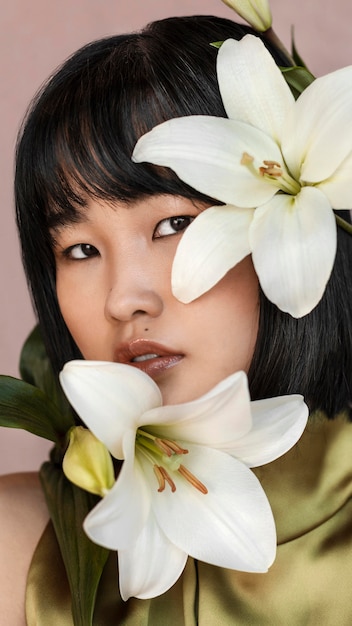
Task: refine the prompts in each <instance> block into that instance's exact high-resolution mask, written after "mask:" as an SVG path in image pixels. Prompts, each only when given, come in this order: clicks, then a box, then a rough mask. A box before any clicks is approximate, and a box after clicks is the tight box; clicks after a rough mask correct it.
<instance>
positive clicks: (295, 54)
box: [291, 26, 309, 71]
mask: <svg viewBox="0 0 352 626" xmlns="http://www.w3.org/2000/svg"><path fill="white" fill-rule="evenodd" d="M291 42H292V43H291V50H292V58H293V60H294V62H295V64H296V65H298V66H299V67H304V68H305V69H306V70H308V68H307V66H306V64H305V62H304V61H303V59H302V57H301V55H300V54H299V52H298V50H297V48H296V44H295V38H294V27H293V26H292V28H291ZM308 71H309V70H308Z"/></svg>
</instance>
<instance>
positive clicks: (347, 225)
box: [335, 213, 352, 235]
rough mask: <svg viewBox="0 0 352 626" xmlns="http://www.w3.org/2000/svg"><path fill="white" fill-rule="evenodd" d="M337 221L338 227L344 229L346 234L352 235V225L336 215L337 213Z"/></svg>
mask: <svg viewBox="0 0 352 626" xmlns="http://www.w3.org/2000/svg"><path fill="white" fill-rule="evenodd" d="M335 219H336V224H337V225H338V226H340V227H341V228H343V229H344V230H345V231H346V233H349V235H352V224H350V223H349V222H346V220H344V219H343V218H342V217H340V216H339V215H336V213H335Z"/></svg>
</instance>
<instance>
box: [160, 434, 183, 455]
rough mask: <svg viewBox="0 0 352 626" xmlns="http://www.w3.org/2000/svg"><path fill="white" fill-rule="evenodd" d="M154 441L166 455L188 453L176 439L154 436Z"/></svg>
mask: <svg viewBox="0 0 352 626" xmlns="http://www.w3.org/2000/svg"><path fill="white" fill-rule="evenodd" d="M155 443H156V445H157V446H159V448H161V450H163V452H165V453H166V454H167V456H172V455H173V454H188V450H186V449H185V448H181V446H179V445H178V443H176V441H171V440H170V439H159V438H156V439H155Z"/></svg>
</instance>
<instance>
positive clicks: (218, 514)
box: [60, 361, 308, 600]
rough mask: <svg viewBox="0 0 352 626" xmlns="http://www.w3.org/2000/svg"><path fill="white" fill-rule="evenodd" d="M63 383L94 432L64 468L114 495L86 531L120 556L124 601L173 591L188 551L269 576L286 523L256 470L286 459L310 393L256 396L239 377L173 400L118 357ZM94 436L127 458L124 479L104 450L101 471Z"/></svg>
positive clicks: (82, 366) (65, 376) (88, 365)
mask: <svg viewBox="0 0 352 626" xmlns="http://www.w3.org/2000/svg"><path fill="white" fill-rule="evenodd" d="M60 381H61V384H62V387H63V389H64V392H65V394H66V395H67V397H68V399H69V401H70V402H71V403H72V405H73V406H74V408H75V409H76V411H77V412H78V414H79V415H80V417H81V418H82V420H83V421H84V422H85V424H86V425H87V426H88V428H89V429H90V430H91V431H92V433H93V434H91V435H90V436H89V437H88V439H87V444H88V446H89V450H88V453H86V452H85V451H84V442H83V443H82V442H81V437H83V433H77V436H75V437H72V436H71V444H70V447H69V449H68V451H67V458H65V460H64V471H65V473H66V475H67V476H68V478H69V479H70V480H72V482H75V483H76V484H78V485H79V486H82V487H83V488H85V489H90V486H92V491H94V493H97V492H98V493H100V494H101V495H103V496H104V497H103V499H102V500H101V501H100V502H99V503H98V504H97V506H96V507H95V508H94V509H93V510H92V511H91V512H90V513H89V515H88V516H87V518H86V519H85V522H84V528H85V531H86V533H87V534H88V536H89V537H90V538H91V539H92V541H94V542H96V543H98V544H100V545H103V546H105V547H107V548H109V549H113V550H117V551H118V560H119V577H120V580H119V582H120V591H121V596H122V598H123V599H124V600H127V599H128V598H129V597H130V596H135V597H138V598H151V597H154V596H157V595H159V594H162V593H164V592H165V591H166V590H167V589H169V588H170V587H171V586H172V585H173V584H174V583H175V582H176V580H177V579H178V578H179V576H180V575H181V573H182V571H183V569H184V567H185V564H186V561H187V557H188V555H190V556H192V557H194V558H196V559H200V560H202V561H205V562H208V563H212V564H214V565H218V566H222V567H226V568H232V569H239V570H244V571H249V572H265V571H267V569H268V567H269V566H270V565H271V563H272V562H273V560H274V558H275V551H276V533H275V524H274V520H273V516H272V512H271V508H270V505H269V502H268V500H267V497H266V495H265V493H264V490H263V488H262V487H261V485H260V483H259V481H258V479H257V478H256V476H255V475H254V473H253V472H252V471H251V470H250V469H249V468H250V467H254V466H257V465H262V464H265V463H268V462H270V461H272V460H274V459H276V458H277V457H279V456H281V455H282V454H284V453H285V452H286V451H287V450H289V449H290V448H291V447H292V446H293V445H294V444H295V443H296V441H297V440H298V439H299V437H300V436H301V434H302V432H303V430H304V427H305V425H306V421H307V415H308V409H307V407H306V405H305V404H304V402H303V398H302V397H301V396H287V397H281V398H273V399H268V400H261V401H258V402H252V403H250V399H249V393H248V386H247V378H246V375H245V374H244V373H243V372H239V373H236V374H234V375H232V376H230V377H229V378H227V379H225V380H223V381H222V382H220V383H219V384H218V385H217V386H216V387H214V388H213V389H212V390H211V391H209V392H208V393H206V394H205V395H203V396H202V397H201V398H199V399H197V400H194V401H193V402H188V403H185V404H179V405H174V406H162V400H161V395H160V391H159V389H158V387H157V385H156V384H155V383H154V381H153V380H152V379H151V378H149V376H147V375H146V374H144V373H143V372H141V371H140V370H137V369H135V368H133V367H131V366H128V365H121V364H116V363H108V362H89V361H72V362H70V363H68V364H66V365H65V367H64V369H63V371H62V372H61V374H60ZM78 428H79V427H78ZM93 435H94V437H96V438H97V439H98V440H99V441H100V442H102V444H104V445H105V446H106V447H107V448H108V449H109V451H110V453H111V454H112V456H113V457H115V458H116V459H120V460H123V464H122V468H121V471H120V473H119V475H118V477H117V480H116V482H115V484H114V485H113V486H112V481H111V471H110V469H106V468H107V464H106V459H105V457H104V455H102V454H101V452H100V451H99V458H102V462H103V470H100V469H99V468H97V467H96V463H97V461H96V459H95V455H94V453H93V456H92V455H91V454H90V453H89V452H90V451H91V450H92V449H93V448H92V446H93V442H90V439H91V438H92V437H93ZM94 445H96V444H95V443H94ZM72 448H73V449H72ZM79 459H81V461H80V460H79ZM82 464H83V465H84V466H85V467H84V468H83V469H82V467H81V465H82ZM90 475H92V476H93V478H92V479H91V478H90ZM97 476H100V477H101V488H98V489H97V484H96V483H97Z"/></svg>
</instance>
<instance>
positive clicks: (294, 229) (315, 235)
mask: <svg viewBox="0 0 352 626" xmlns="http://www.w3.org/2000/svg"><path fill="white" fill-rule="evenodd" d="M249 236H250V244H251V248H252V257H253V263H254V267H255V270H256V272H257V274H258V277H259V280H260V284H261V286H262V289H263V291H264V293H265V295H266V296H267V297H268V298H269V300H271V301H272V302H274V304H276V305H277V306H278V307H279V308H280V309H281V310H282V311H286V312H288V313H290V314H291V315H293V316H294V317H302V316H303V315H306V314H307V313H309V312H310V311H311V310H312V309H314V307H315V306H316V305H317V304H318V302H319V301H320V299H321V298H322V295H323V293H324V290H325V287H326V283H327V281H328V280H329V277H330V274H331V270H332V267H333V263H334V259H335V253H336V224H335V218H334V214H333V212H332V210H331V206H330V204H329V201H328V200H327V198H326V197H325V196H324V194H323V193H322V192H321V191H319V189H316V188H313V187H303V188H302V190H301V192H300V193H299V194H298V195H297V196H288V195H284V194H278V195H277V196H275V197H274V198H273V199H272V200H271V201H270V202H269V203H267V204H266V205H264V206H262V207H260V208H258V209H257V210H256V211H255V215H254V219H253V222H252V225H251V228H250V235H249Z"/></svg>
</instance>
